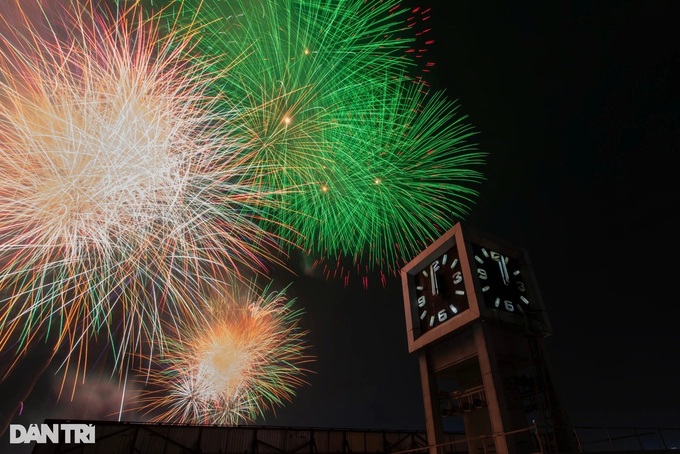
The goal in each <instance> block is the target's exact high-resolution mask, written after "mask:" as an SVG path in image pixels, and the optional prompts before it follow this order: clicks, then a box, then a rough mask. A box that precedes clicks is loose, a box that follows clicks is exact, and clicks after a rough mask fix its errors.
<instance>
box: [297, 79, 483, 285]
mask: <svg viewBox="0 0 680 454" xmlns="http://www.w3.org/2000/svg"><path fill="white" fill-rule="evenodd" d="M356 95H357V96H348V98H347V100H346V102H347V103H349V104H351V106H352V116H351V117H346V118H338V125H339V126H338V127H337V128H335V129H334V130H333V131H332V134H331V135H329V141H330V142H331V143H332V145H333V147H332V148H333V150H335V154H334V158H333V160H332V162H331V164H330V165H328V166H327V167H326V168H325V169H324V170H325V179H324V180H323V181H322V183H321V184H319V185H318V186H317V187H314V188H310V190H309V191H306V192H305V194H304V195H305V197H299V198H298V199H296V202H297V203H298V204H299V205H295V210H296V211H298V212H305V213H309V214H310V216H309V219H304V222H300V223H299V224H295V223H293V224H292V225H293V226H294V228H295V229H297V230H299V231H300V232H301V233H302V237H303V238H313V239H314V241H313V242H312V241H310V242H309V243H307V244H305V245H304V247H305V249H306V250H308V251H311V252H312V253H313V254H314V255H315V256H316V257H324V256H326V257H329V258H330V259H333V258H335V257H338V256H342V255H348V256H349V257H350V258H351V260H350V261H349V267H348V265H347V261H345V262H343V261H342V260H340V261H338V260H326V261H323V262H324V263H323V268H324V270H325V271H324V273H325V274H326V275H327V276H331V275H339V276H345V277H347V273H349V272H351V270H352V269H355V270H356V273H358V274H359V275H362V276H365V275H368V274H369V273H370V272H371V271H372V270H373V269H379V270H388V271H390V272H392V273H394V272H396V271H397V270H398V267H399V266H400V265H402V264H403V263H405V261H407V260H410V259H411V258H412V257H413V256H415V254H417V253H418V251H420V250H421V249H422V248H423V247H424V246H425V245H427V244H429V243H430V242H431V241H432V240H434V239H435V238H437V237H438V236H439V235H440V234H441V232H442V231H443V229H446V228H447V226H450V225H451V223H452V222H453V219H454V218H458V217H461V216H464V215H465V214H466V213H467V211H468V207H469V206H470V205H471V204H472V203H473V200H474V197H475V196H476V195H477V192H476V191H475V190H474V189H472V188H470V186H471V185H472V184H474V183H476V182H478V181H480V180H481V178H482V175H481V173H480V172H479V171H478V170H477V168H478V167H479V166H481V165H482V164H483V162H484V156H485V154H484V153H481V152H479V151H478V150H477V147H476V144H475V143H474V142H472V138H473V136H474V135H475V131H474V129H473V128H472V126H471V125H469V124H468V123H467V122H466V117H465V116H464V115H460V114H458V106H457V105H456V104H455V103H454V102H451V101H449V100H447V99H446V97H445V96H444V94H443V93H441V92H435V93H426V92H423V91H422V89H421V87H419V86H417V85H413V84H404V83H399V82H398V81H396V82H395V81H393V82H392V83H383V84H376V85H375V89H374V90H372V91H371V92H370V93H369V92H361V93H357V94H356ZM333 134H336V135H333ZM300 220H301V221H302V218H300ZM352 265H354V266H352ZM343 267H345V268H344V269H343Z"/></svg>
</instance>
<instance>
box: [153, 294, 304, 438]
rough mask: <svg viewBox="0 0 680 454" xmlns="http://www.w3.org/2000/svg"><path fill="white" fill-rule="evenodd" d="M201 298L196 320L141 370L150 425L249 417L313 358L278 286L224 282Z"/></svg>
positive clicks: (285, 390) (269, 404) (282, 396)
mask: <svg viewBox="0 0 680 454" xmlns="http://www.w3.org/2000/svg"><path fill="white" fill-rule="evenodd" d="M208 301H209V306H210V307H211V311H210V312H209V313H207V314H206V321H205V322H204V324H200V325H188V326H185V327H184V328H183V329H182V330H180V332H178V333H177V335H176V336H174V338H175V339H176V341H175V342H173V343H171V344H170V346H169V347H168V349H167V351H166V352H165V354H164V356H163V357H162V358H161V360H160V361H158V364H157V369H154V370H152V372H151V373H150V375H149V384H150V386H149V388H147V389H151V391H147V392H146V394H145V395H144V397H143V398H142V400H141V401H142V402H145V403H146V405H145V408H146V409H147V410H148V411H149V412H152V413H156V415H155V416H154V420H155V421H157V422H158V421H160V422H177V423H194V424H225V425H231V424H237V423H239V422H246V421H253V420H255V418H257V417H258V416H261V415H263V414H264V413H265V412H267V411H269V410H273V409H274V408H275V407H277V406H281V405H283V404H284V403H285V401H287V400H290V398H291V397H292V396H293V395H294V393H295V389H296V388H297V387H299V386H301V385H303V384H304V383H305V382H304V380H303V378H302V377H303V375H304V373H305V372H307V371H306V370H305V369H303V368H302V366H303V364H305V363H307V362H310V361H312V360H313V358H312V357H310V356H308V355H306V353H305V351H306V349H307V346H306V345H305V342H304V337H305V335H306V332H304V331H302V330H301V329H300V328H299V326H298V321H299V318H300V316H301V312H300V311H299V310H294V309H293V307H292V305H293V302H294V301H293V300H287V298H286V296H285V291H270V290H269V287H267V288H265V289H264V290H257V289H256V288H255V287H254V286H252V285H251V286H250V287H248V288H247V289H246V290H245V291H244V290H243V289H238V288H235V287H230V288H227V287H226V286H225V287H223V288H222V289H220V290H218V291H214V292H213V294H212V295H211V296H209V297H208Z"/></svg>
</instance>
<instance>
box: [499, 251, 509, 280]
mask: <svg viewBox="0 0 680 454" xmlns="http://www.w3.org/2000/svg"><path fill="white" fill-rule="evenodd" d="M498 266H499V267H500V268H501V276H502V277H503V283H504V284H505V285H510V275H509V274H508V267H507V266H506V265H505V257H503V256H502V255H501V257H500V259H499V260H498Z"/></svg>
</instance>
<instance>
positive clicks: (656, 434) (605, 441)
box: [574, 426, 680, 453]
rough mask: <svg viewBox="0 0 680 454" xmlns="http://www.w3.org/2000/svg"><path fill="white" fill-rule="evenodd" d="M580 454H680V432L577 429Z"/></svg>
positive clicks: (677, 430) (671, 429)
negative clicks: (670, 453)
mask: <svg viewBox="0 0 680 454" xmlns="http://www.w3.org/2000/svg"><path fill="white" fill-rule="evenodd" d="M574 437H575V438H576V443H577V446H578V450H579V452H582V453H595V452H625V451H657V452H659V451H671V450H678V453H680V428H669V427H667V428H648V427H596V426H575V427H574Z"/></svg>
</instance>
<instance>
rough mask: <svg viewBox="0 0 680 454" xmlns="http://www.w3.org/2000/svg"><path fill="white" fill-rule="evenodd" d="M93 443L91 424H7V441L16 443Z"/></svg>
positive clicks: (92, 427) (92, 426)
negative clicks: (26, 425) (26, 426)
mask: <svg viewBox="0 0 680 454" xmlns="http://www.w3.org/2000/svg"><path fill="white" fill-rule="evenodd" d="M32 441H35V442H36V443H47V442H50V443H94V425H93V424H31V425H30V426H28V428H25V427H24V426H22V425H21V424H10V425H9V442H10V443H12V444H16V443H31V442H32Z"/></svg>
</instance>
